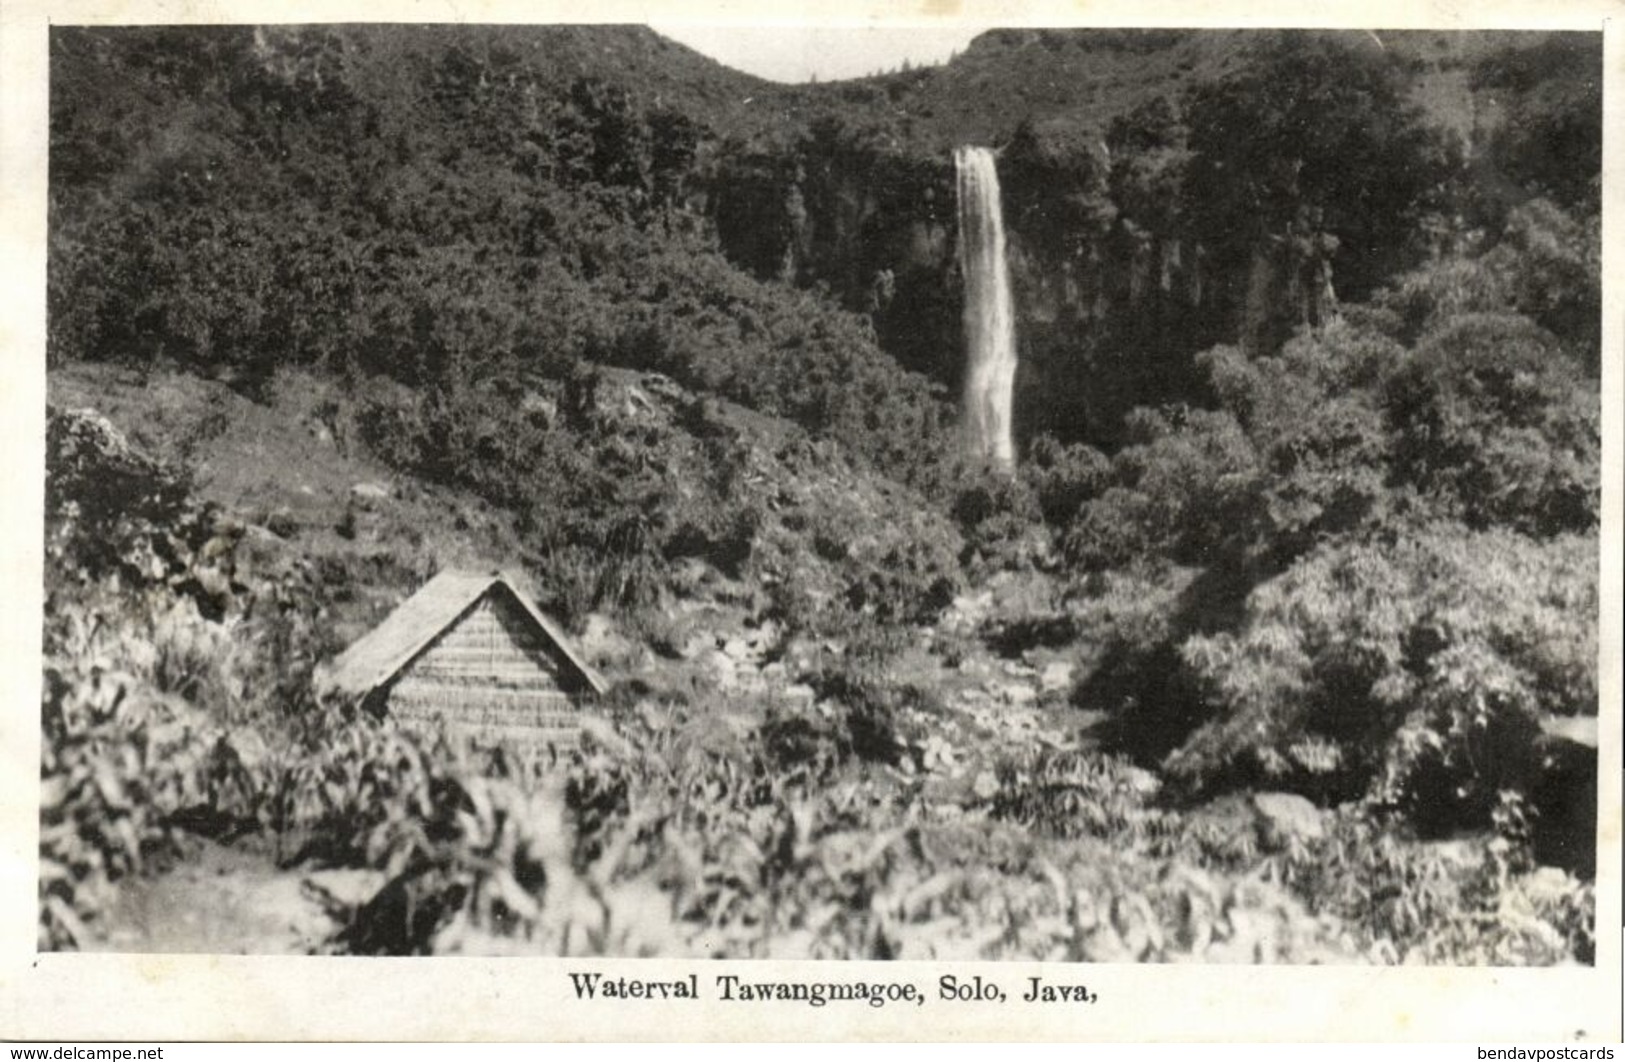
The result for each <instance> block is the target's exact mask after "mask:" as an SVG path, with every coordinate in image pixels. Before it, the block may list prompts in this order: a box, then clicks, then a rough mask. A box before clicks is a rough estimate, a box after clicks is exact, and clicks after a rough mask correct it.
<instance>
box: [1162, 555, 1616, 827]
mask: <svg viewBox="0 0 1625 1062" xmlns="http://www.w3.org/2000/svg"><path fill="white" fill-rule="evenodd" d="M1595 550H1596V544H1595V542H1594V541H1592V540H1588V539H1584V538H1579V537H1572V536H1571V537H1565V538H1560V539H1555V540H1551V541H1549V542H1537V541H1533V540H1530V539H1528V538H1525V537H1523V536H1521V535H1518V534H1515V533H1512V532H1506V531H1495V532H1477V533H1475V532H1467V531H1462V530H1459V529H1454V528H1451V527H1449V526H1448V525H1446V526H1442V527H1438V528H1434V529H1430V530H1427V531H1424V532H1421V533H1419V534H1417V535H1415V536H1406V537H1404V538H1401V539H1399V540H1398V541H1396V542H1391V543H1347V544H1341V545H1336V546H1328V547H1324V548H1322V549H1320V550H1317V551H1316V552H1314V553H1312V554H1310V555H1309V556H1308V557H1306V558H1304V559H1303V560H1302V561H1300V562H1298V563H1297V564H1296V565H1294V566H1293V568H1292V569H1291V570H1289V571H1288V572H1286V573H1285V574H1283V575H1282V576H1280V577H1278V578H1276V579H1273V580H1271V581H1269V582H1267V583H1265V584H1263V585H1262V586H1260V587H1259V588H1258V589H1257V590H1255V591H1254V592H1253V593H1252V595H1251V596H1250V597H1249V598H1248V601H1247V612H1246V617H1245V620H1244V622H1243V623H1242V624H1241V626H1240V628H1239V630H1237V631H1236V632H1235V633H1220V634H1214V635H1200V636H1197V637H1193V638H1190V639H1189V640H1187V641H1186V642H1185V643H1184V645H1183V647H1182V649H1181V654H1182V657H1183V660H1184V664H1185V666H1186V667H1187V668H1189V670H1190V673H1191V675H1192V677H1193V678H1194V679H1195V681H1196V682H1197V683H1198V684H1199V686H1200V688H1201V690H1202V693H1203V697H1204V699H1205V701H1206V703H1207V704H1208V705H1210V706H1211V710H1212V711H1213V713H1214V716H1213V718H1212V720H1211V721H1209V722H1208V723H1206V724H1204V725H1203V726H1202V727H1201V728H1200V729H1198V730H1197V731H1196V732H1195V733H1194V734H1192V735H1191V737H1190V738H1189V739H1188V740H1187V741H1186V742H1185V744H1184V746H1183V747H1182V748H1180V749H1179V750H1178V751H1177V752H1176V753H1175V754H1174V755H1172V756H1171V757H1170V758H1169V761H1168V765H1167V766H1168V768H1169V770H1170V771H1171V772H1172V774H1173V776H1174V777H1175V778H1177V779H1178V780H1180V781H1181V782H1182V783H1183V784H1185V785H1188V786H1193V787H1203V786H1207V785H1211V784H1213V783H1214V782H1216V781H1217V780H1219V779H1220V778H1222V777H1226V776H1228V777H1231V778H1235V777H1237V776H1238V774H1239V776H1240V777H1243V778H1247V777H1251V778H1256V779H1259V780H1260V781H1266V782H1267V784H1269V785H1271V786H1272V787H1280V786H1282V785H1291V786H1296V787H1298V788H1303V789H1306V790H1308V791H1309V792H1311V793H1314V794H1316V795H1321V796H1336V797H1341V798H1348V797H1351V796H1356V795H1360V794H1362V793H1369V794H1371V795H1372V796H1374V797H1375V798H1377V799H1378V800H1380V801H1382V802H1384V803H1388V804H1391V805H1394V806H1398V807H1402V808H1404V809H1406V810H1408V811H1410V812H1412V813H1413V814H1416V815H1418V816H1421V817H1422V820H1423V821H1425V822H1430V823H1435V824H1445V823H1459V824H1466V823H1477V824H1483V823H1486V822H1487V820H1488V816H1489V813H1490V811H1491V810H1492V808H1493V806H1494V804H1495V802H1496V801H1497V800H1498V799H1499V794H1500V793H1501V792H1502V791H1505V790H1509V789H1511V790H1521V791H1526V792H1527V791H1530V790H1531V789H1532V788H1533V787H1534V786H1535V784H1536V783H1537V782H1538V780H1539V776H1540V771H1541V753H1540V748H1539V745H1538V743H1537V742H1536V740H1535V736H1536V734H1537V732H1538V723H1539V720H1540V718H1542V717H1543V716H1545V715H1548V714H1554V715H1575V714H1590V713H1592V712H1594V711H1595V709H1596V677H1595V673H1594V668H1593V660H1594V654H1595V646H1596V626H1595V617H1596V572H1595Z"/></svg>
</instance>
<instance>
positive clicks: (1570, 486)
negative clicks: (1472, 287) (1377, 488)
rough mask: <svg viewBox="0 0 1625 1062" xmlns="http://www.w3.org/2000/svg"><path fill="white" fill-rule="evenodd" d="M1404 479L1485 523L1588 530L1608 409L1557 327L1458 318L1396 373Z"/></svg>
mask: <svg viewBox="0 0 1625 1062" xmlns="http://www.w3.org/2000/svg"><path fill="white" fill-rule="evenodd" d="M1385 404H1386V408H1387V413H1388V416H1389V417H1390V418H1391V420H1392V422H1393V424H1394V428H1395V431H1396V434H1397V439H1396V444H1395V455H1394V464H1395V469H1394V471H1395V478H1396V479H1397V481H1398V482H1399V483H1400V484H1402V485H1405V486H1409V487H1412V488H1414V489H1416V490H1417V491H1419V492H1420V493H1422V494H1423V495H1424V496H1425V497H1426V498H1427V499H1428V500H1429V501H1430V502H1431V503H1432V504H1434V505H1436V506H1437V507H1438V509H1439V510H1440V511H1441V512H1442V513H1443V514H1444V515H1449V516H1452V517H1455V518H1457V519H1460V520H1462V521H1463V522H1465V523H1467V524H1468V525H1469V526H1471V527H1474V528H1486V527H1491V526H1503V527H1512V528H1516V529H1518V530H1521V531H1524V532H1526V533H1528V534H1534V535H1556V534H1562V533H1565V532H1573V531H1580V532H1583V531H1587V530H1590V529H1591V528H1594V527H1595V526H1596V521H1597V518H1598V504H1599V500H1600V480H1599V479H1598V474H1599V471H1600V464H1599V461H1600V452H1599V443H1600V438H1601V436H1600V432H1599V416H1600V409H1599V406H1598V402H1597V396H1596V393H1595V392H1594V391H1592V390H1591V389H1590V388H1589V387H1587V386H1586V385H1584V384H1582V383H1581V382H1580V380H1579V379H1578V378H1577V374H1576V371H1575V370H1574V369H1573V368H1572V367H1571V365H1570V364H1568V363H1567V362H1566V361H1565V360H1564V358H1563V356H1562V354H1561V351H1560V350H1559V349H1558V347H1557V345H1556V343H1555V341H1554V340H1553V338H1552V337H1551V335H1550V334H1549V333H1547V332H1545V331H1543V330H1542V329H1540V328H1538V327H1537V326H1535V325H1534V324H1532V323H1530V322H1529V321H1527V320H1525V319H1523V318H1518V317H1508V316H1504V315H1469V316H1465V317H1460V318H1456V319H1453V320H1452V321H1450V322H1449V323H1448V324H1447V325H1444V326H1442V327H1441V328H1439V329H1438V330H1436V331H1435V332H1434V333H1432V334H1431V335H1430V336H1428V337H1427V338H1426V339H1425V340H1424V341H1423V342H1422V343H1421V345H1419V346H1418V347H1417V349H1416V352H1415V354H1414V355H1413V356H1412V358H1411V359H1410V361H1409V362H1408V363H1407V364H1406V365H1405V366H1404V368H1402V369H1401V370H1400V371H1399V372H1397V373H1396V374H1395V375H1394V377H1393V379H1392V380H1391V381H1390V383H1389V385H1388V388H1387V391H1386V395H1385Z"/></svg>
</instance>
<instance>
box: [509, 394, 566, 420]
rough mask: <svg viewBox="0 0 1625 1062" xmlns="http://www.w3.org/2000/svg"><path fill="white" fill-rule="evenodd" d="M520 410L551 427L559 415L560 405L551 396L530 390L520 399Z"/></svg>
mask: <svg viewBox="0 0 1625 1062" xmlns="http://www.w3.org/2000/svg"><path fill="white" fill-rule="evenodd" d="M519 412H521V413H523V414H524V415H525V416H527V417H531V418H533V419H535V420H538V421H540V422H541V423H542V425H543V426H544V427H549V428H550V427H552V426H553V422H554V421H556V420H557V419H558V417H559V406H558V403H557V402H554V401H553V400H552V399H551V398H548V397H546V396H545V395H539V394H537V393H536V392H535V391H530V392H527V393H526V394H525V397H523V398H521V399H520V400H519Z"/></svg>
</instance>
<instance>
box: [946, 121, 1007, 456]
mask: <svg viewBox="0 0 1625 1062" xmlns="http://www.w3.org/2000/svg"><path fill="white" fill-rule="evenodd" d="M954 169H955V171H956V173H957V176H958V192H959V256H960V269H961V272H962V273H963V274H964V278H965V359H966V360H965V427H966V431H967V433H968V436H969V443H970V448H971V453H972V454H975V455H979V456H981V457H985V458H987V459H988V460H991V461H993V462H994V463H995V464H998V465H1001V466H1004V467H1010V466H1011V465H1013V464H1014V463H1015V439H1014V436H1013V434H1012V430H1011V428H1012V425H1011V415H1010V402H1011V396H1012V392H1013V390H1014V386H1015V379H1016V320H1015V309H1014V306H1013V303H1012V298H1011V294H1010V272H1009V267H1008V265H1007V263H1006V261H1005V245H1004V243H1005V241H1004V211H1003V209H1002V208H1001V206H1000V203H999V171H998V168H997V166H996V165H995V163H994V156H993V151H992V149H990V148H985V147H969V146H966V147H960V148H958V149H956V150H955V152H954Z"/></svg>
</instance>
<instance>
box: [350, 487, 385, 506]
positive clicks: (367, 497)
mask: <svg viewBox="0 0 1625 1062" xmlns="http://www.w3.org/2000/svg"><path fill="white" fill-rule="evenodd" d="M390 493H391V491H390V489H389V487H387V486H386V485H384V484H382V483H357V484H356V485H355V486H353V487H351V488H350V497H352V498H354V499H355V500H356V501H359V502H365V503H368V504H371V503H374V502H381V501H386V500H387V499H388V498H389V496H390Z"/></svg>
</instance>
